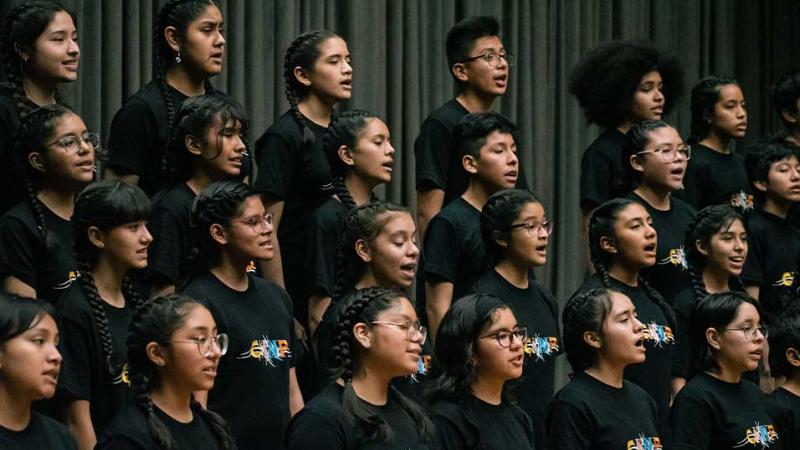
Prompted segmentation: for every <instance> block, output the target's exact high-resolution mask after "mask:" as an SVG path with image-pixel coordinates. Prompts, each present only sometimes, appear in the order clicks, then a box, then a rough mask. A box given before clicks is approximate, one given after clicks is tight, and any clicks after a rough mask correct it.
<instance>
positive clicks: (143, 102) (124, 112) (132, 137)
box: [107, 80, 188, 196]
mask: <svg viewBox="0 0 800 450" xmlns="http://www.w3.org/2000/svg"><path fill="white" fill-rule="evenodd" d="M160 83H161V82H160V81H158V80H152V81H150V82H149V83H147V84H146V85H144V86H142V88H141V89H139V90H138V91H137V92H136V93H135V94H133V95H131V96H130V97H129V98H128V99H127V100H125V103H124V104H123V105H122V108H120V110H119V111H117V113H116V114H115V115H114V119H113V120H112V121H111V129H110V130H109V139H108V162H107V164H108V166H109V167H111V168H112V169H114V170H115V171H117V172H119V173H121V174H135V175H138V176H139V187H140V188H142V190H144V191H145V192H146V193H147V195H148V196H153V195H155V193H156V192H158V191H159V190H160V189H162V188H163V187H164V182H165V181H166V180H164V179H163V177H162V173H163V172H162V166H163V160H164V149H165V147H166V145H167V140H168V139H169V136H168V133H169V129H170V123H169V117H168V115H167V103H166V101H165V100H164V96H163V95H162V93H161V87H160ZM166 92H167V95H168V96H169V98H170V100H171V101H172V105H173V107H174V108H175V113H177V112H178V109H179V108H180V106H181V103H182V102H183V101H184V100H186V99H187V98H188V97H187V96H186V95H183V94H182V93H181V92H180V91H178V90H177V89H175V88H173V87H172V86H170V85H169V84H167V90H166Z"/></svg>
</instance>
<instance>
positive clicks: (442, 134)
mask: <svg viewBox="0 0 800 450" xmlns="http://www.w3.org/2000/svg"><path fill="white" fill-rule="evenodd" d="M467 114H469V111H467V110H466V108H464V107H463V106H462V105H461V103H459V102H458V100H456V99H452V100H450V101H448V102H447V103H445V104H444V105H442V106H440V107H439V108H438V109H436V110H435V111H433V112H432V113H431V115H429V116H428V118H427V119H425V121H424V122H423V123H422V129H421V130H420V132H419V136H417V139H416V140H415V141H414V156H415V160H416V166H415V169H416V183H417V190H430V189H441V190H443V191H444V203H443V206H444V205H447V204H448V203H450V202H451V201H452V200H453V199H455V198H457V197H459V196H460V195H461V194H463V193H464V191H465V190H466V189H467V186H468V185H469V174H467V172H466V171H465V170H464V166H463V165H462V163H461V151H460V150H459V149H458V148H456V142H455V139H454V137H453V130H454V129H455V127H456V125H458V122H460V121H461V119H462V118H463V117H464V116H466V115H467ZM515 138H518V136H515ZM517 147H520V143H519V142H517ZM516 187H517V188H518V189H528V183H527V181H526V180H525V174H524V172H523V167H522V165H521V164H520V166H519V173H518V175H517V185H516Z"/></svg>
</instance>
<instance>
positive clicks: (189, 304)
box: [128, 294, 235, 450]
mask: <svg viewBox="0 0 800 450" xmlns="http://www.w3.org/2000/svg"><path fill="white" fill-rule="evenodd" d="M195 308H204V306H202V305H201V304H200V303H198V302H197V301H196V300H193V299H191V298H188V297H185V296H182V295H178V294H172V295H168V296H164V297H155V298H153V299H151V300H149V301H148V302H147V303H146V304H145V305H144V306H143V307H142V308H141V309H139V311H137V313H136V314H135V315H134V317H133V320H132V321H131V325H130V332H129V333H128V376H129V377H130V380H131V385H132V387H133V391H134V395H135V399H136V404H137V406H138V407H139V408H141V409H142V411H143V412H144V413H145V415H146V416H147V427H148V429H149V431H150V436H151V437H152V438H153V440H154V441H155V442H156V443H157V444H158V446H159V448H161V449H163V450H172V449H175V443H174V442H173V440H172V436H171V435H170V432H169V430H168V429H167V427H166V425H164V423H163V422H162V421H161V419H159V417H158V416H157V415H156V414H155V407H154V405H153V400H152V399H151V398H150V392H151V391H152V390H153V389H154V388H155V387H156V386H158V385H159V383H160V382H161V380H159V379H158V371H157V369H156V365H155V364H153V362H152V361H151V360H150V358H148V356H147V345H148V344H149V343H151V342H157V343H159V344H166V343H167V342H169V341H170V340H171V338H172V335H173V334H174V333H175V331H176V330H178V329H179V328H181V326H183V324H184V322H185V320H186V317H187V316H188V315H189V314H190V313H191V311H192V310H193V309H195ZM192 406H193V409H194V410H195V411H199V414H200V415H202V416H203V418H205V419H206V421H207V422H208V423H209V425H210V426H211V429H212V431H213V433H214V435H215V437H216V438H217V444H218V445H219V447H220V448H222V449H224V450H230V449H233V448H235V445H234V441H233V437H232V435H231V432H230V431H229V430H228V427H227V425H226V424H225V420H224V419H223V418H222V417H221V416H220V415H219V414H217V413H215V412H213V411H210V410H208V409H205V408H203V407H201V406H200V405H199V404H198V403H197V402H196V401H195V400H194V398H192Z"/></svg>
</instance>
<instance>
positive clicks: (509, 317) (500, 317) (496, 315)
mask: <svg viewBox="0 0 800 450" xmlns="http://www.w3.org/2000/svg"><path fill="white" fill-rule="evenodd" d="M516 326H517V318H516V317H515V316H514V313H513V312H512V311H511V309H510V308H507V307H501V308H497V309H495V310H494V311H493V312H492V323H491V325H490V326H489V328H488V330H489V332H491V331H494V330H511V329H513V328H514V327H516Z"/></svg>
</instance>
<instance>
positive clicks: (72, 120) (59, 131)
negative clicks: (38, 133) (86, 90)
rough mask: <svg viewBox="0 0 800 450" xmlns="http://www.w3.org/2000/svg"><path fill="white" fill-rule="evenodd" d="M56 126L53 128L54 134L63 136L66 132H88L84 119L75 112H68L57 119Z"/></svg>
mask: <svg viewBox="0 0 800 450" xmlns="http://www.w3.org/2000/svg"><path fill="white" fill-rule="evenodd" d="M56 120H57V121H56V126H55V127H54V128H53V133H52V135H53V136H56V137H57V136H63V135H65V134H83V133H84V132H86V125H85V124H84V123H83V120H82V119H81V118H80V116H78V115H77V114H75V113H67V114H64V115H63V116H61V117H59V118H58V119H56Z"/></svg>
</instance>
